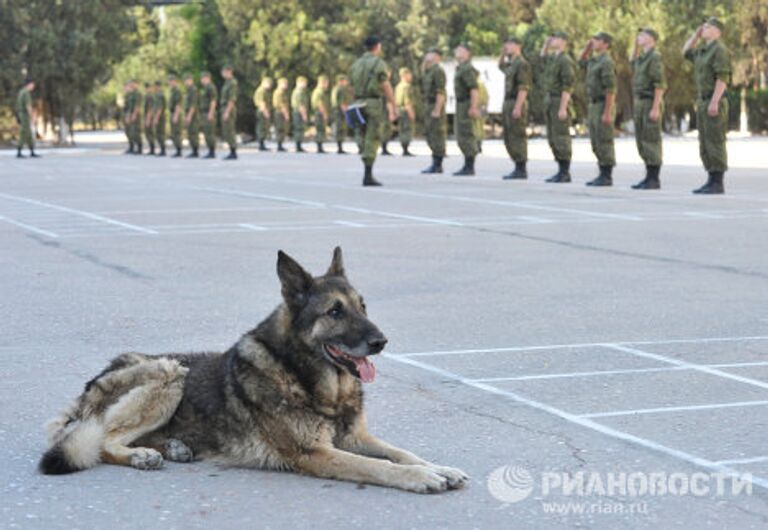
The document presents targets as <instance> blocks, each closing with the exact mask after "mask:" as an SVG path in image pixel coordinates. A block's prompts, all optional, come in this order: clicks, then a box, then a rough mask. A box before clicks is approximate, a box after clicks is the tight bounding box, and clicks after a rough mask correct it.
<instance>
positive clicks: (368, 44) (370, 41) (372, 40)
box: [363, 35, 381, 50]
mask: <svg viewBox="0 0 768 530" xmlns="http://www.w3.org/2000/svg"><path fill="white" fill-rule="evenodd" d="M379 43H381V39H380V38H378V37H376V36H374V35H371V36H370V37H366V38H365V40H364V41H363V46H365V49H366V50H370V49H371V48H373V47H374V46H376V45H377V44H379Z"/></svg>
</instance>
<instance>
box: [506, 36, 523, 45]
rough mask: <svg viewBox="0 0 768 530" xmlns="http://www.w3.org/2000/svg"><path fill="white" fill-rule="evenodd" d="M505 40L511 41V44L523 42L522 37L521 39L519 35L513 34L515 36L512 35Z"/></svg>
mask: <svg viewBox="0 0 768 530" xmlns="http://www.w3.org/2000/svg"><path fill="white" fill-rule="evenodd" d="M504 42H505V43H507V42H509V43H511V44H522V43H523V41H522V39H520V38H518V37H515V36H514V35H513V36H511V37H507V38H506V39H504Z"/></svg>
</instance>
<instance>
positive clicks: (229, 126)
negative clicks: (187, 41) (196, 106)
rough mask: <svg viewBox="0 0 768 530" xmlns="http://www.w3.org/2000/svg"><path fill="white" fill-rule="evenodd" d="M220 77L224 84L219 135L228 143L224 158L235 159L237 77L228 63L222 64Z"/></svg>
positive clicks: (220, 105)
mask: <svg viewBox="0 0 768 530" xmlns="http://www.w3.org/2000/svg"><path fill="white" fill-rule="evenodd" d="M221 77H223V78H224V86H222V87H221V102H220V104H219V107H220V108H221V137H222V138H223V139H224V141H225V142H227V144H229V154H228V155H227V156H225V157H224V160H237V135H236V131H235V126H236V124H237V90H238V89H237V79H235V77H234V75H233V71H232V67H231V66H230V65H224V67H223V68H222V69H221Z"/></svg>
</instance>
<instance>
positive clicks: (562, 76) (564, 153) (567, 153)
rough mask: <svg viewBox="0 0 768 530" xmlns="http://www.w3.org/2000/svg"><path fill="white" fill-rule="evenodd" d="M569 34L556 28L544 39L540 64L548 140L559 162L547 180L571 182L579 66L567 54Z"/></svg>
mask: <svg viewBox="0 0 768 530" xmlns="http://www.w3.org/2000/svg"><path fill="white" fill-rule="evenodd" d="M567 47H568V35H567V34H566V33H565V32H563V31H555V32H554V33H552V35H551V36H550V37H549V38H548V39H547V40H546V42H544V46H543V47H542V49H541V59H542V61H541V63H542V65H543V67H544V83H543V84H544V104H545V108H546V110H545V112H546V118H547V141H548V142H549V147H550V149H551V150H552V154H553V155H554V156H555V160H556V161H557V167H558V170H557V173H555V174H554V175H552V176H551V177H550V178H548V179H547V182H556V183H564V182H570V181H571V171H570V169H571V157H572V148H571V117H570V113H569V112H568V110H569V109H568V106H569V104H570V102H571V93H572V92H573V82H574V80H575V77H576V72H575V70H576V68H575V65H574V63H573V59H571V58H570V57H569V56H568V53H567V51H566V48H567Z"/></svg>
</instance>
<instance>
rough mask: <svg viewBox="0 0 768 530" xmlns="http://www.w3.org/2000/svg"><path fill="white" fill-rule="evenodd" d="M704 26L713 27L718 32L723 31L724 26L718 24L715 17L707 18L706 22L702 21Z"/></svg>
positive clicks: (720, 23)
mask: <svg viewBox="0 0 768 530" xmlns="http://www.w3.org/2000/svg"><path fill="white" fill-rule="evenodd" d="M704 23H705V24H709V25H710V26H715V27H716V28H717V29H719V30H720V31H725V24H723V23H722V22H720V19H719V18H717V17H709V18H708V19H707V20H705V21H704Z"/></svg>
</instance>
